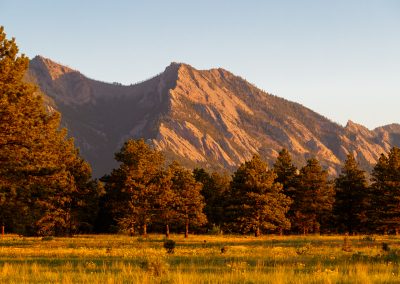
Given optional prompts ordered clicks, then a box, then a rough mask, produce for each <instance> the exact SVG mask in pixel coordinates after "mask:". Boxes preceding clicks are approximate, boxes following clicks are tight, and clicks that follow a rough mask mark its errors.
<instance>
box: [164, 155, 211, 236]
mask: <svg viewBox="0 0 400 284" xmlns="http://www.w3.org/2000/svg"><path fill="white" fill-rule="evenodd" d="M169 170H170V171H171V173H172V188H173V190H174V192H175V196H176V205H177V206H176V214H177V216H178V220H179V221H180V222H181V223H183V224H184V225H185V238H187V237H188V236H189V225H190V224H192V225H204V224H205V223H207V217H206V215H205V214H204V212H203V209H204V206H205V203H204V198H203V196H202V195H201V189H202V184H201V183H199V182H197V181H196V180H195V178H194V176H193V174H192V172H191V171H189V170H187V169H185V168H183V167H182V166H180V165H179V164H178V163H177V162H173V163H172V164H171V165H170V166H169Z"/></svg>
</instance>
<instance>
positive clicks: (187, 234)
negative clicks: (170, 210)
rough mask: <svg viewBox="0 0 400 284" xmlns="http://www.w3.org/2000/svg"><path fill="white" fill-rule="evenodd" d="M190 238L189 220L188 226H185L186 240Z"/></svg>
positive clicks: (187, 221)
mask: <svg viewBox="0 0 400 284" xmlns="http://www.w3.org/2000/svg"><path fill="white" fill-rule="evenodd" d="M188 237H189V219H186V224H185V238H188Z"/></svg>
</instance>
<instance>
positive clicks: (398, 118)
mask: <svg viewBox="0 0 400 284" xmlns="http://www.w3.org/2000/svg"><path fill="white" fill-rule="evenodd" d="M0 25H3V26H4V27H5V30H6V33H7V34H8V36H10V37H16V39H17V43H18V45H19V47H20V50H21V51H22V52H23V53H25V54H27V55H28V56H29V57H33V56H35V55H36V54H40V55H43V56H45V57H49V58H51V59H53V60H55V61H57V62H60V63H63V64H65V65H68V66H70V67H72V68H74V69H78V70H79V71H81V72H82V73H83V74H85V75H87V76H88V77H91V78H94V79H98V80H102V81H107V82H113V81H117V82H121V83H125V84H130V83H134V82H137V81H142V80H144V79H147V78H149V77H152V76H153V75H155V74H157V73H159V72H161V71H163V70H164V68H165V67H166V66H167V65H169V63H170V62H172V61H177V62H185V63H188V64H190V65H192V66H193V67H195V68H197V69H209V68H212V67H223V68H225V69H227V70H229V71H231V72H233V73H235V74H237V75H240V76H242V77H244V78H246V79H247V80H248V81H249V82H252V83H254V84H255V85H256V86H258V87H260V88H261V89H264V90H266V91H268V92H270V93H273V94H275V95H278V96H280V97H284V98H286V99H289V100H292V101H296V102H299V103H302V104H303V105H305V106H307V107H309V108H311V109H313V110H315V111H317V112H319V113H321V114H322V115H324V116H326V117H328V118H330V119H331V120H333V121H336V122H338V123H340V124H345V123H346V121H347V120H348V119H351V120H353V121H355V122H359V123H362V124H364V125H366V126H367V127H369V128H374V127H376V126H380V125H384V124H389V123H393V122H397V123H400V1H397V0H375V1H372V0H360V1H357V0H335V1H333V0H330V1H325V0H318V1H317V0H315V1H309V0H305V1H300V0H293V1H288V0H286V1H285V0H283V1H261V0H260V1H256V0H246V1H245V0H242V1H235V0H230V1H228V0H220V1H219V0H213V1H211V0H201V1H199V0H197V1H190V0H181V1H179V0H168V1H166V0H159V1H151V0H147V1H145V0H143V1H117V0H114V1H111V0H110V1H100V0H96V1H92V0H68V1H67V0H65V1H61V0H59V1H54V0H40V1H29V0H26V1H21V0H12V1H10V0H7V1H5V0H0Z"/></svg>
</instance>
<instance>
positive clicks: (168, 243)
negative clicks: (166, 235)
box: [164, 240, 176, 254]
mask: <svg viewBox="0 0 400 284" xmlns="http://www.w3.org/2000/svg"><path fill="white" fill-rule="evenodd" d="M175 246H176V243H175V241H174V240H165V241H164V248H165V249H166V250H167V253H169V254H172V253H174V252H175Z"/></svg>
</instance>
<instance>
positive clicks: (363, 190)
mask: <svg viewBox="0 0 400 284" xmlns="http://www.w3.org/2000/svg"><path fill="white" fill-rule="evenodd" d="M335 190H336V195H335V203H334V215H335V219H336V224H337V226H338V229H339V230H340V232H342V233H343V232H348V233H354V232H361V231H365V225H366V224H365V223H366V221H367V210H368V194H369V192H368V185H367V179H366V175H365V172H364V171H363V170H361V169H360V168H359V165H358V163H357V161H356V159H355V158H354V156H353V155H352V154H348V155H347V159H346V161H345V163H344V165H343V168H342V172H341V174H340V175H339V176H338V177H337V178H336V181H335Z"/></svg>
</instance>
